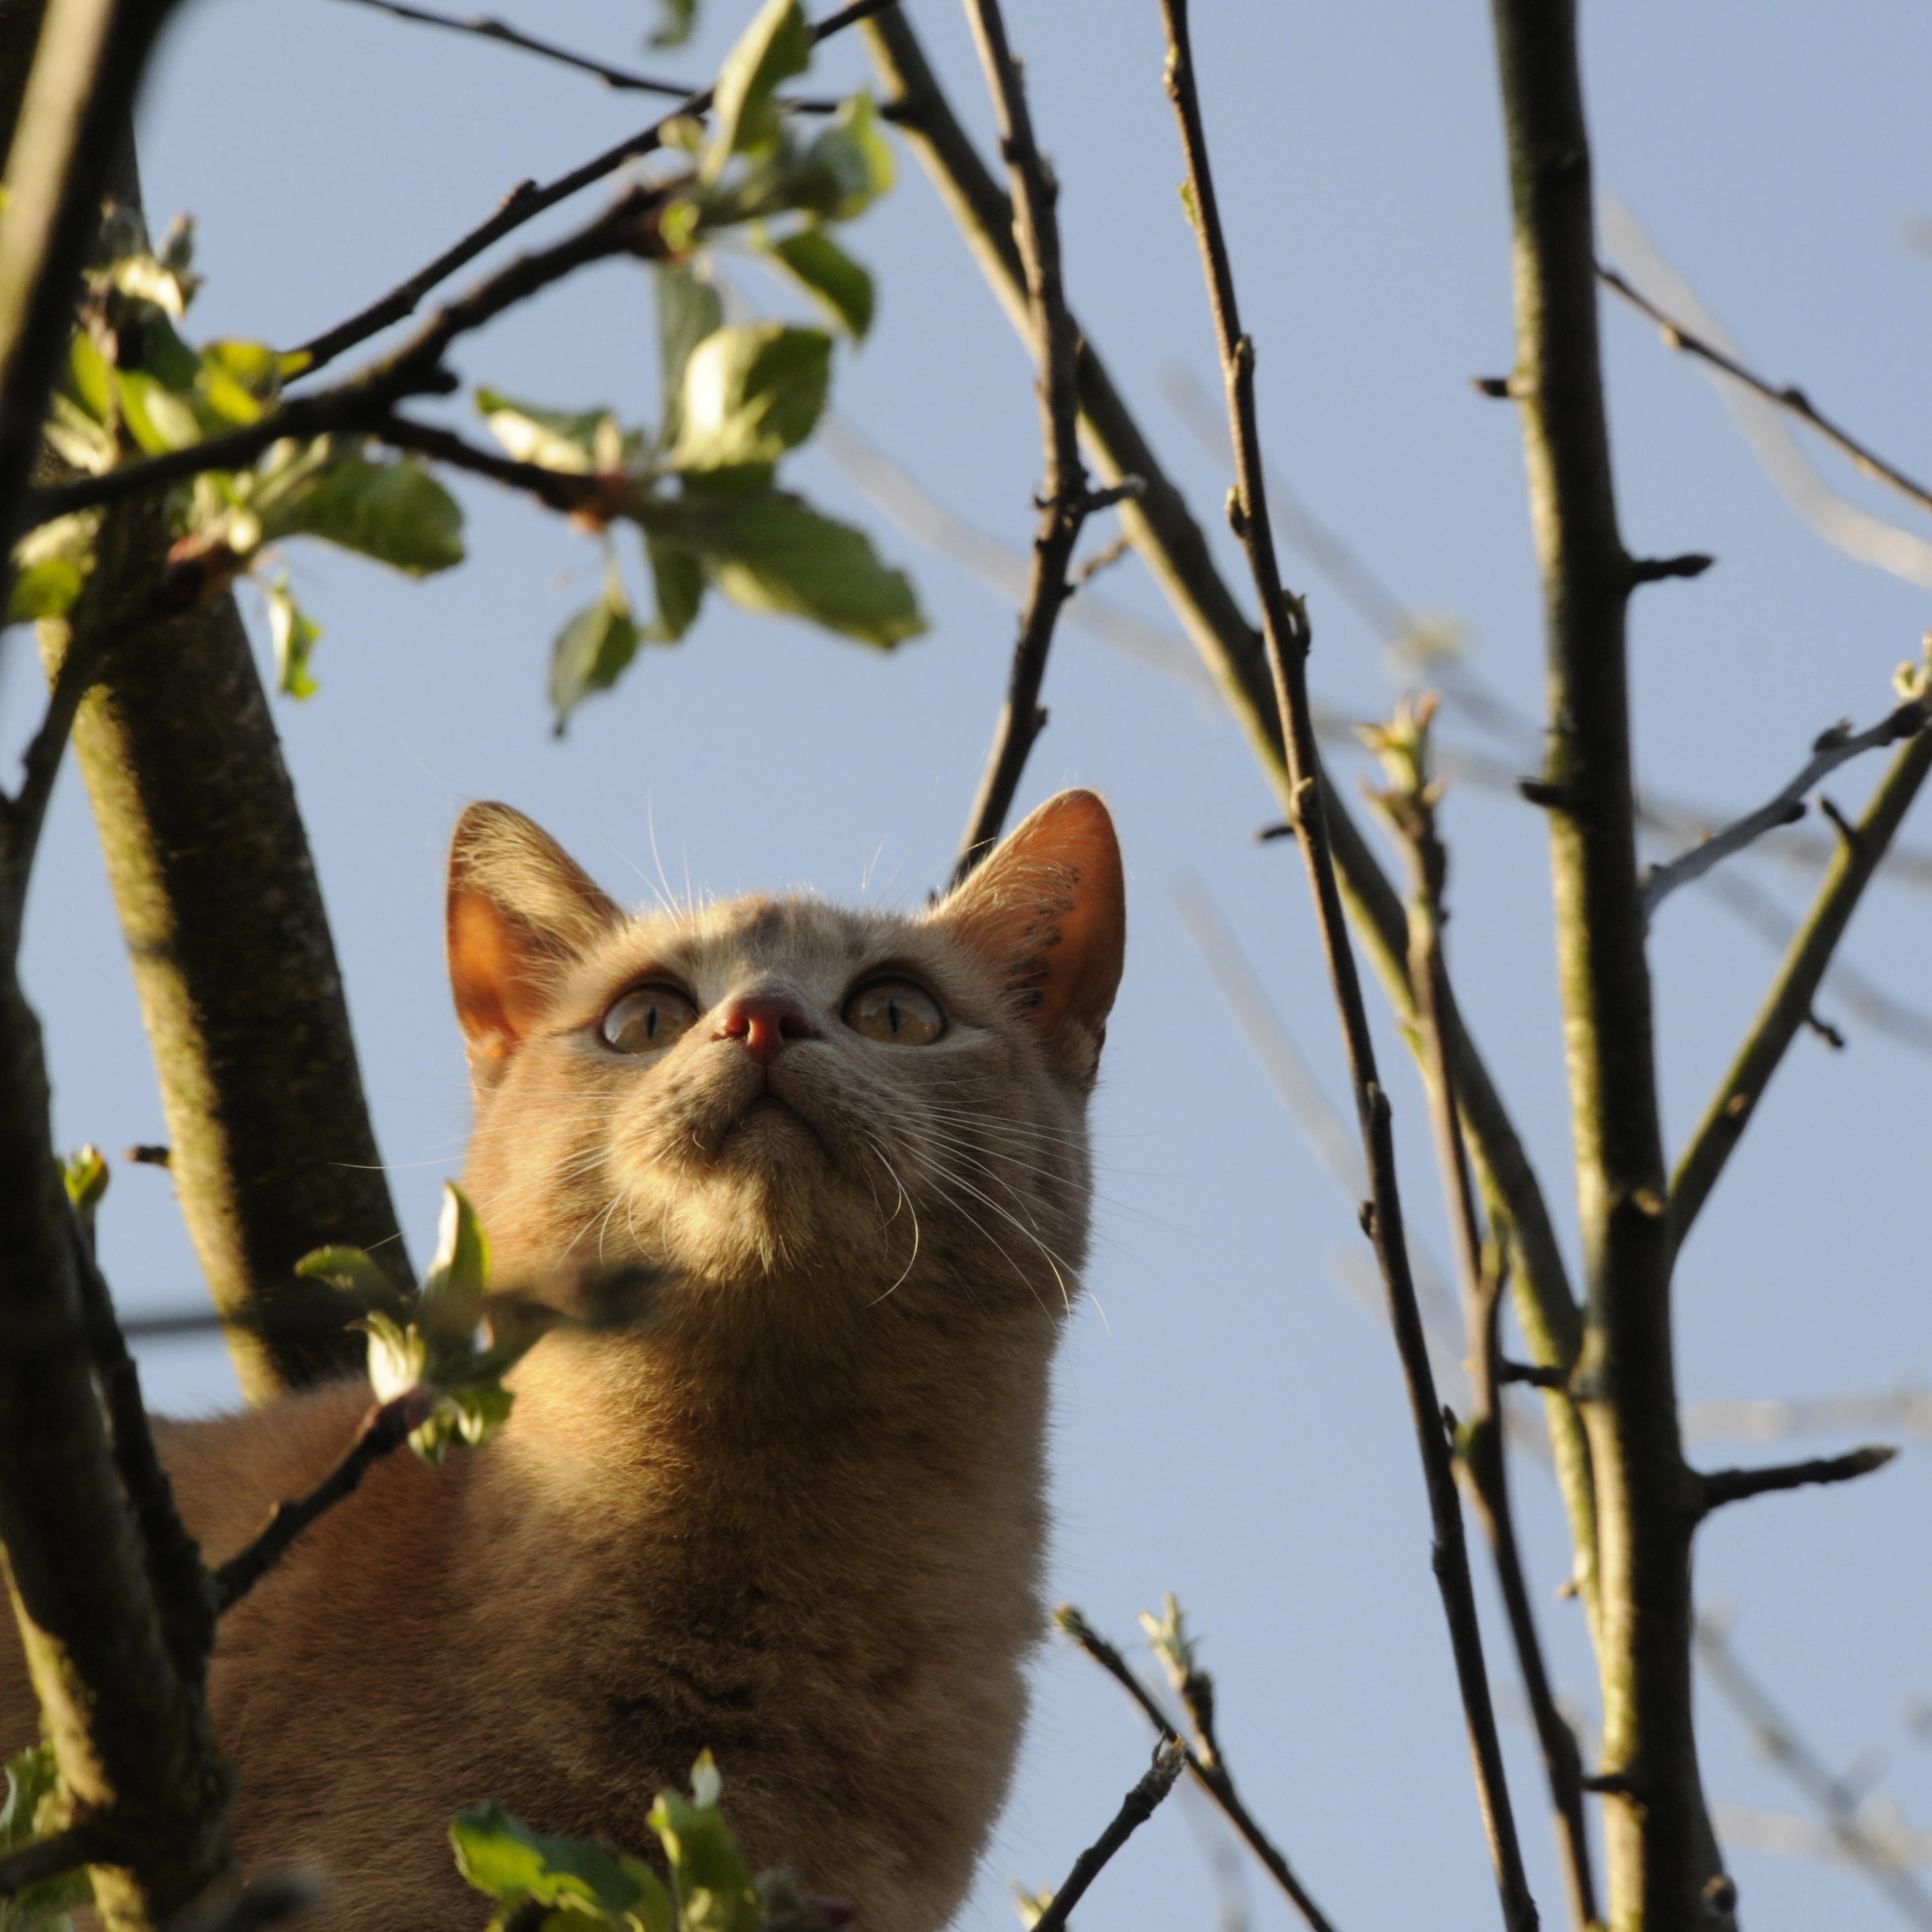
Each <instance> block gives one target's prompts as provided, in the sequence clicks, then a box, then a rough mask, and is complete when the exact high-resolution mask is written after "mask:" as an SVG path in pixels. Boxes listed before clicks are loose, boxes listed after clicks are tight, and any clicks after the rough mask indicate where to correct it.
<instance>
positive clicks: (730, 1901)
mask: <svg viewBox="0 0 1932 1932" xmlns="http://www.w3.org/2000/svg"><path fill="white" fill-rule="evenodd" d="M691 1784H692V1787H693V1796H692V1798H691V1799H684V1798H681V1797H679V1795H678V1794H677V1793H676V1792H675V1791H661V1792H659V1793H658V1797H657V1802H656V1803H655V1805H652V1807H651V1811H650V1816H649V1818H648V1819H647V1820H646V1823H648V1824H649V1826H650V1828H651V1829H652V1831H654V1832H656V1834H657V1835H658V1840H659V1841H660V1842H661V1843H662V1844H663V1846H664V1856H665V1858H667V1860H668V1861H669V1863H670V1879H671V1889H672V1891H673V1894H675V1896H676V1901H677V1916H678V1924H679V1928H680V1932H757V1925H758V1894H757V1891H756V1890H755V1889H754V1887H753V1885H752V1883H751V1873H750V1871H749V1870H748V1868H747V1867H746V1866H745V1855H744V1853H743V1852H741V1851H740V1850H739V1848H738V1841H737V1839H736V1836H735V1835H733V1832H732V1830H731V1828H730V1826H729V1825H727V1823H725V1822H724V1814H723V1813H722V1812H721V1811H719V1810H718V1787H719V1781H718V1772H717V1768H716V1766H715V1765H714V1764H713V1763H712V1761H711V1754H710V1753H709V1751H706V1752H705V1753H704V1754H703V1755H702V1756H701V1757H700V1758H699V1759H698V1760H697V1764H696V1765H695V1766H694V1767H693V1768H692V1771H691Z"/></svg>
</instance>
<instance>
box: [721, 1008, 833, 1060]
mask: <svg viewBox="0 0 1932 1932" xmlns="http://www.w3.org/2000/svg"><path fill="white" fill-rule="evenodd" d="M816 1032H817V1028H815V1027H814V1026H813V1025H812V1024H811V1021H810V1020H808V1019H807V1018H806V1017H805V1013H804V1010H803V1009H802V1008H801V1007H799V1004H798V1003H797V1002H796V1001H795V1000H790V999H787V998H786V997H785V996H784V995H783V994H782V993H750V994H746V995H743V996H742V998H737V999H733V1000H727V1001H726V1002H725V1003H724V1010H723V1011H722V1012H721V1013H719V1015H718V1036H717V1037H718V1038H719V1039H720V1040H742V1041H743V1042H744V1043H745V1052H747V1053H748V1054H749V1055H751V1058H753V1059H754V1060H755V1061H757V1063H758V1064H760V1066H761V1067H762V1066H764V1065H766V1064H769V1062H770V1061H773V1060H775V1059H776V1058H778V1052H779V1050H780V1049H781V1048H782V1047H784V1046H785V1045H786V1043H787V1042H788V1041H791V1040H809V1039H811V1037H812V1036H813V1034H815V1033H816Z"/></svg>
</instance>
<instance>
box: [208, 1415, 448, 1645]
mask: <svg viewBox="0 0 1932 1932" xmlns="http://www.w3.org/2000/svg"><path fill="white" fill-rule="evenodd" d="M427 1413H428V1402H427V1400H426V1399H425V1397H424V1396H423V1394H422V1392H421V1391H419V1390H416V1389H412V1390H410V1391H407V1393H406V1394H402V1395H399V1396H398V1397H395V1399H394V1400H392V1401H389V1402H385V1403H377V1404H376V1405H375V1406H374V1407H373V1408H371V1409H370V1411H369V1412H368V1414H367V1415H365V1416H364V1417H363V1418H362V1427H360V1428H359V1430H357V1431H356V1437H355V1439H354V1441H353V1442H351V1443H350V1445H349V1447H348V1448H347V1449H346V1450H344V1451H343V1454H342V1457H341V1460H340V1461H339V1462H338V1463H337V1464H336V1466H335V1468H334V1469H332V1470H330V1471H329V1474H328V1475H326V1476H325V1477H323V1479H322V1481H320V1482H319V1483H318V1484H316V1486H315V1487H314V1489H312V1490H310V1491H309V1493H308V1495H307V1496H301V1497H298V1498H297V1499H296V1501H295V1502H284V1503H278V1504H277V1505H275V1511H274V1514H272V1515H271V1516H270V1517H269V1520H268V1521H267V1523H265V1524H264V1525H263V1527H262V1529H261V1532H260V1535H257V1537H256V1538H255V1539H254V1541H253V1542H252V1543H248V1544H245V1545H244V1546H243V1547H242V1548H241V1549H240V1550H237V1551H236V1553H235V1554H234V1555H233V1556H231V1557H229V1559H228V1561H227V1562H226V1563H224V1564H223V1565H221V1567H220V1569H218V1570H217V1571H215V1573H214V1609H215V1614H216V1615H217V1616H226V1614H227V1613H228V1612H229V1611H230V1610H233V1608H234V1607H235V1606H236V1604H239V1602H240V1601H242V1598H244V1597H245V1596H246V1595H248V1592H250V1591H251V1590H252V1589H254V1587H255V1586H256V1585H257V1583H260V1581H261V1580H262V1579H263V1577H266V1575H267V1574H269V1571H271V1570H272V1569H273V1568H275V1565H277V1564H278V1563H279V1562H281V1560H282V1559H283V1558H284V1556H287V1554H288V1553H289V1550H290V1547H291V1546H292V1545H293V1544H294V1542H295V1541H296V1538H297V1537H299V1536H300V1535H302V1532H303V1531H304V1530H305V1529H308V1527H309V1526H310V1525H311V1524H312V1523H316V1522H317V1521H318V1520H320V1518H322V1517H324V1516H326V1514H328V1513H329V1511H331V1510H332V1509H333V1508H335V1505H337V1504H338V1503H339V1502H341V1501H342V1500H343V1499H344V1497H345V1496H353V1495H354V1493H356V1490H357V1489H358V1487H360V1485H361V1484H362V1478H364V1477H365V1476H366V1475H368V1473H369V1472H370V1471H371V1469H374V1467H375V1466H376V1465H377V1463H380V1462H381V1461H382V1460H383V1457H386V1456H387V1455H389V1454H392V1452H393V1451H396V1450H398V1449H400V1448H401V1447H402V1445H404V1443H405V1442H407V1441H408V1440H409V1439H410V1430H413V1429H414V1428H415V1427H416V1426H417V1425H418V1424H419V1423H420V1422H421V1421H422V1420H423V1418H424V1416H425V1415H426V1414H427Z"/></svg>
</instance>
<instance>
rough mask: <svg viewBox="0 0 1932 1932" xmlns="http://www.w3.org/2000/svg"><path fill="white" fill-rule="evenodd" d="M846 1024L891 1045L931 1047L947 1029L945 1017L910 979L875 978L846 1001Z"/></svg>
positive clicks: (935, 1002) (869, 1038)
mask: <svg viewBox="0 0 1932 1932" xmlns="http://www.w3.org/2000/svg"><path fill="white" fill-rule="evenodd" d="M845 1024H846V1025H847V1026H849V1027H850V1028H851V1029H852V1030H853V1032H854V1033H862V1034H864V1035H865V1037H866V1038H867V1039H868V1040H883V1041H884V1042H886V1044H887V1045H888V1046H931V1045H932V1043H933V1042H934V1041H935V1040H937V1039H938V1037H939V1036H940V1035H941V1034H943V1033H944V1031H946V1016H945V1014H944V1013H942V1012H941V1010H940V1007H939V1002H938V1001H937V1000H935V998H933V997H932V995H931V994H930V993H929V992H926V990H925V989H924V988H923V987H920V986H914V985H913V983H912V982H911V981H910V980H874V981H873V982H872V983H871V985H870V986H861V987H860V988H859V990H858V991H857V992H856V993H854V994H853V995H852V997H851V998H850V999H849V1000H847V1001H846V1002H845Z"/></svg>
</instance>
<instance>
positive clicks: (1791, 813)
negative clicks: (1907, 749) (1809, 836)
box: [1643, 697, 1932, 919]
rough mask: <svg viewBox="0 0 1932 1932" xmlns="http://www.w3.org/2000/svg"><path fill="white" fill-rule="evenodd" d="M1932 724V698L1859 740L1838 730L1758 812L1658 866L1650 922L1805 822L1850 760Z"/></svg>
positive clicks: (1647, 905) (1904, 707) (1647, 897)
mask: <svg viewBox="0 0 1932 1932" xmlns="http://www.w3.org/2000/svg"><path fill="white" fill-rule="evenodd" d="M1928 722H1932V698H1923V697H1921V698H1914V699H1911V700H1908V701H1907V702H1906V703H1903V704H1901V705H1900V706H1898V707H1897V709H1895V710H1894V711H1893V712H1891V715H1889V716H1888V717H1886V718H1882V719H1881V720H1880V721H1879V722H1878V723H1877V724H1874V725H1873V727H1871V729H1870V730H1868V731H1860V732H1858V733H1852V730H1850V729H1849V727H1848V726H1846V725H1843V724H1838V725H1834V726H1833V727H1832V729H1831V730H1829V731H1827V732H1826V733H1824V735H1823V736H1822V737H1820V739H1818V740H1817V742H1816V743H1815V744H1814V745H1812V747H1811V751H1812V757H1811V761H1810V762H1809V763H1808V764H1807V765H1806V766H1805V768H1804V769H1803V770H1802V771H1801V772H1799V774H1798V775H1797V776H1796V778H1793V780H1792V781H1791V782H1790V784H1787V786H1785V787H1784V789H1783V790H1781V791H1780V792H1778V793H1777V795H1776V796H1775V797H1773V798H1772V799H1770V800H1769V802H1767V803H1766V804H1763V805H1760V806H1759V807H1758V808H1757V811H1751V812H1747V813H1746V814H1745V816H1744V817H1742V818H1740V819H1739V820H1736V822H1735V823H1732V824H1730V825H1727V826H1725V827H1724V829H1723V830H1722V831H1721V832H1713V833H1712V835H1710V837H1709V838H1707V839H1706V840H1705V841H1704V842H1703V844H1701V845H1694V846H1692V847H1691V849H1690V850H1689V851H1688V852H1685V853H1682V854H1681V855H1680V856H1678V857H1677V858H1675V859H1672V860H1671V861H1670V863H1669V864H1667V865H1653V866H1652V868H1650V870H1649V872H1648V873H1647V874H1646V875H1645V878H1644V882H1643V910H1644V916H1645V917H1646V919H1648V918H1650V917H1652V916H1654V915H1655V913H1656V910H1657V908H1658V906H1659V905H1661V904H1662V903H1663V902H1664V899H1665V898H1667V896H1668V895H1670V893H1672V892H1675V891H1676V889H1677V888H1678V887H1679V886H1688V884H1689V883H1691V880H1693V879H1696V878H1700V877H1703V874H1705V873H1706V872H1708V871H1709V870H1710V869H1711V868H1712V866H1713V865H1717V864H1718V863H1719V862H1721V861H1722V860H1724V859H1728V858H1729V857H1730V856H1731V854H1732V853H1733V852H1741V851H1742V850H1744V848H1745V847H1746V846H1747V845H1748V844H1751V841H1753V840H1754V839H1756V838H1762V837H1763V835H1764V834H1765V833H1766V832H1769V831H1772V830H1773V829H1775V827H1777V826H1781V825H1790V824H1792V823H1795V822H1796V820H1799V819H1801V818H1802V817H1804V816H1805V798H1806V796H1807V795H1808V793H1810V792H1811V790H1812V788H1813V787H1814V786H1816V785H1817V784H1818V783H1819V781H1820V780H1821V779H1823V778H1824V777H1825V776H1826V775H1827V774H1828V773H1829V772H1835V771H1836V770H1837V769H1838V767H1839V766H1841V765H1842V764H1845V763H1848V762H1849V760H1852V759H1853V758H1855V757H1859V756H1861V754H1863V753H1864V752H1866V751H1876V750H1878V749H1879V748H1880V747H1881V746H1883V745H1895V744H1896V743H1897V742H1898V741H1899V739H1901V738H1909V737H1912V736H1915V735H1916V734H1917V733H1919V732H1921V731H1923V730H1924V729H1925V728H1926V726H1927V723H1928Z"/></svg>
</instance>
